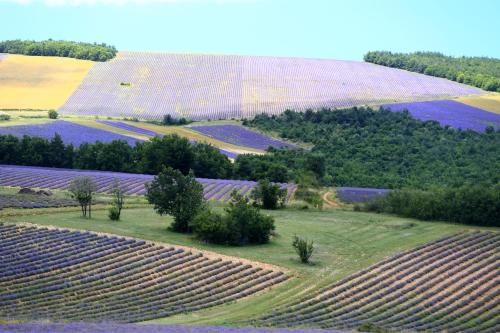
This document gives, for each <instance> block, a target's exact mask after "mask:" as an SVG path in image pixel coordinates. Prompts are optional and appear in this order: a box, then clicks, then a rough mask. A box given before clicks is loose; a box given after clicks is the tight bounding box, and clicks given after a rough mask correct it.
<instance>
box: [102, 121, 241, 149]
mask: <svg viewBox="0 0 500 333" xmlns="http://www.w3.org/2000/svg"><path fill="white" fill-rule="evenodd" d="M98 122H100V123H102V124H105V125H108V126H112V127H116V128H120V129H124V130H127V131H131V132H135V133H138V134H143V135H148V136H163V134H160V133H156V132H154V131H151V130H148V129H145V128H141V127H137V126H134V125H130V124H127V123H124V122H121V121H111V120H98ZM190 142H191V143H192V144H197V142H196V141H192V140H190ZM217 149H219V151H220V152H221V154H223V155H226V156H227V157H229V158H236V157H237V156H238V154H236V153H233V152H230V151H227V150H224V149H220V148H217Z"/></svg>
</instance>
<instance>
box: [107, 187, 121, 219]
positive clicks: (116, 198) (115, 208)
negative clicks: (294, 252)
mask: <svg viewBox="0 0 500 333" xmlns="http://www.w3.org/2000/svg"><path fill="white" fill-rule="evenodd" d="M111 193H112V195H113V201H112V203H111V205H112V206H111V208H110V209H109V213H108V217H109V219H110V220H113V221H118V220H120V215H121V212H122V208H123V203H124V201H125V194H124V193H123V188H122V187H121V184H120V180H119V179H115V180H114V181H113V186H112V189H111Z"/></svg>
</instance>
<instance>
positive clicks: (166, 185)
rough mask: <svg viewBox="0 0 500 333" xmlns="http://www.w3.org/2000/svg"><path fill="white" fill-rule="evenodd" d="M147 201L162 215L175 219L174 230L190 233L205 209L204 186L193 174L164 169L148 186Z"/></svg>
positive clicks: (172, 226)
mask: <svg viewBox="0 0 500 333" xmlns="http://www.w3.org/2000/svg"><path fill="white" fill-rule="evenodd" d="M146 199H147V200H148V201H149V203H151V204H153V205H154V209H155V210H156V212H157V213H158V214H160V215H163V214H169V215H172V216H173V217H174V222H173V223H172V225H171V228H172V230H174V231H177V232H190V231H191V226H192V220H193V218H194V217H195V216H196V215H197V214H198V212H199V211H200V209H201V208H202V207H203V203H204V200H203V186H202V185H201V184H200V183H199V182H197V181H196V179H195V178H194V176H193V174H192V173H189V174H188V175H186V176H184V175H183V174H182V173H181V172H180V171H179V170H174V169H172V168H171V167H163V170H162V171H161V172H160V173H159V174H158V175H157V176H156V177H155V178H154V180H153V181H152V182H151V183H150V184H146Z"/></svg>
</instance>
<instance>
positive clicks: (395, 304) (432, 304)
mask: <svg viewBox="0 0 500 333" xmlns="http://www.w3.org/2000/svg"><path fill="white" fill-rule="evenodd" d="M499 247H500V235H499V234H498V233H496V232H488V231H477V232H472V233H471V232H469V233H461V234H456V235H454V236H451V237H446V238H443V239H440V240H437V241H434V242H431V243H427V244H424V245H423V246H420V247H418V248H416V249H414V250H410V251H407V252H404V253H400V254H398V255H396V256H394V257H391V258H388V259H385V260H383V261H382V262H380V263H378V264H375V265H374V266H371V267H369V268H367V269H364V270H363V271H360V272H358V273H354V274H353V275H351V276H349V277H347V278H345V279H343V280H341V281H339V282H336V283H334V284H333V285H331V286H330V287H326V288H323V289H322V290H320V291H319V292H315V293H314V294H312V295H309V297H304V298H303V299H302V300H301V301H299V302H296V303H294V304H293V305H289V306H284V307H282V308H281V309H278V310H276V311H274V312H272V313H271V314H268V315H266V316H265V317H264V318H263V319H262V320H263V323H267V324H273V325H278V326H297V325H301V326H310V327H318V328H331V327H334V328H344V329H356V328H359V327H360V326H362V325H364V324H372V325H374V326H376V327H379V328H381V329H382V330H388V331H392V330H394V331H406V330H408V331H411V332H414V331H415V332H444V331H446V332H462V331H464V330H463V329H464V327H469V328H471V330H470V331H473V332H492V328H493V327H494V326H495V325H497V326H498V322H497V323H496V324H494V323H493V322H492V321H490V319H492V318H494V317H495V316H496V317H498V309H499V307H500V298H499V295H500V290H499V289H498V283H499V282H500V280H499V271H498V269H499V267H500V261H499V259H500V258H499V256H498V249H499ZM476 318H479V320H475V322H474V325H473V326H471V325H470V324H471V321H472V320H473V319H476ZM486 318H489V319H486ZM484 319H486V320H484Z"/></svg>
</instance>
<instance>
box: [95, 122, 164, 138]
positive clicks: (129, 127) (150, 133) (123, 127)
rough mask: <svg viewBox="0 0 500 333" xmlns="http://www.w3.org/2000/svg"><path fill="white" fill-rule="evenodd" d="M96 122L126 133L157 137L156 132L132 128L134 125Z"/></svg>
mask: <svg viewBox="0 0 500 333" xmlns="http://www.w3.org/2000/svg"><path fill="white" fill-rule="evenodd" d="M98 122H100V123H102V124H105V125H108V126H112V127H116V128H120V129H124V130H127V131H131V132H135V133H138V134H144V135H149V136H157V135H159V134H158V133H156V132H153V131H150V130H147V129H145V128H140V127H137V126H134V125H130V124H127V123H124V122H121V121H112V120H98Z"/></svg>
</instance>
